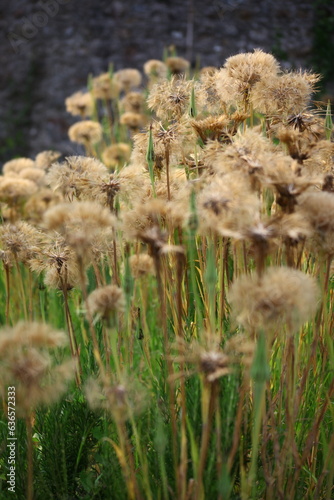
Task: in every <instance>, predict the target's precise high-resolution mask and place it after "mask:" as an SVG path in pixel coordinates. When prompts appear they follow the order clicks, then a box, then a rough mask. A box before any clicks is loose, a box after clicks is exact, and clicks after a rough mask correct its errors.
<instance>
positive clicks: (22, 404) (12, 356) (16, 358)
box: [0, 322, 74, 416]
mask: <svg viewBox="0 0 334 500" xmlns="http://www.w3.org/2000/svg"><path fill="white" fill-rule="evenodd" d="M64 344H66V335H65V333H63V332H60V331H56V330H54V329H53V328H52V327H51V326H49V325H46V324H43V323H24V322H20V323H18V324H17V325H15V326H14V327H6V328H3V329H2V330H0V371H1V376H0V388H1V393H2V397H3V399H5V395H4V394H5V390H6V388H7V386H15V390H16V408H17V410H18V411H19V414H20V415H22V416H28V415H29V414H30V413H31V411H32V410H33V409H35V408H36V407H37V406H38V405H40V404H50V403H51V402H53V401H55V400H57V399H58V398H59V397H60V396H61V395H62V393H63V392H64V391H65V390H66V384H67V381H68V380H70V379H72V378H73V376H74V365H73V363H72V362H65V363H63V364H60V365H57V366H55V365H54V363H53V360H52V357H51V355H50V352H49V351H51V350H54V349H55V348H57V347H61V346H63V345H64Z"/></svg>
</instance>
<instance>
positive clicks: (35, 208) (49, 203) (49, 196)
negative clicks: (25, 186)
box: [25, 188, 64, 223]
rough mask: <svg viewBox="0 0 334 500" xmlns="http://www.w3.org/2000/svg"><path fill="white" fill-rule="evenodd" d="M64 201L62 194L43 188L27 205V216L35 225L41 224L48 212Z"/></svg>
mask: <svg viewBox="0 0 334 500" xmlns="http://www.w3.org/2000/svg"><path fill="white" fill-rule="evenodd" d="M62 201H64V200H63V197H62V195H61V193H55V192H53V191H52V189H49V188H41V189H39V190H38V191H37V192H36V193H35V194H33V195H32V196H31V197H30V198H29V200H28V201H27V203H26V204H25V216H26V218H27V219H28V220H31V221H33V222H34V223H40V222H41V220H42V218H43V215H44V213H45V212H46V210H47V209H48V208H50V207H53V206H54V205H57V204H58V203H61V202H62Z"/></svg>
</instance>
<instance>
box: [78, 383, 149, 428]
mask: <svg viewBox="0 0 334 500" xmlns="http://www.w3.org/2000/svg"><path fill="white" fill-rule="evenodd" d="M85 395H86V398H87V401H88V404H89V406H90V407H91V408H93V409H99V408H101V409H104V410H107V411H108V412H109V413H110V414H111V415H112V416H113V418H114V419H115V420H116V421H117V422H125V421H126V420H128V419H129V418H132V417H133V416H135V415H139V414H140V413H142V411H143V410H144V409H145V407H146V404H147V399H148V398H147V396H148V394H147V389H146V388H145V387H144V386H143V385H142V384H141V383H140V381H139V380H138V378H135V377H133V378H132V377H127V376H125V375H123V377H122V379H121V380H119V379H116V377H112V378H111V379H110V380H104V381H102V380H97V379H89V380H88V382H87V384H86V387H85Z"/></svg>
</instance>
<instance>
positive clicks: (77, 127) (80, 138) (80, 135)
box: [68, 120, 102, 145]
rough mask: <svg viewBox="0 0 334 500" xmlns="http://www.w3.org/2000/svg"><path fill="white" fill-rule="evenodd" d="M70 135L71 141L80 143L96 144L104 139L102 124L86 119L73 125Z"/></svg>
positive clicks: (69, 131)
mask: <svg viewBox="0 0 334 500" xmlns="http://www.w3.org/2000/svg"><path fill="white" fill-rule="evenodd" d="M68 136H69V138H70V139H71V141H73V142H78V143H79V144H85V145H86V144H87V143H88V144H95V143H97V142H99V141H100V140H101V139H102V126H101V125H100V123H98V122H93V121H91V120H84V121H82V122H78V123H75V124H74V125H72V126H71V127H70V128H69V130H68Z"/></svg>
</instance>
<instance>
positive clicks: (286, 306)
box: [229, 267, 319, 333]
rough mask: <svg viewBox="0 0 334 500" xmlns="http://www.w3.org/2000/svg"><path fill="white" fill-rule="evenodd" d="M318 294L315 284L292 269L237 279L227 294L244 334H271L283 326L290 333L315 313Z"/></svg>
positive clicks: (282, 268) (279, 268)
mask: <svg viewBox="0 0 334 500" xmlns="http://www.w3.org/2000/svg"><path fill="white" fill-rule="evenodd" d="M318 297H319V290H318V286H317V283H316V280H315V279H314V278H313V277H311V276H309V275H307V274H305V273H303V272H301V271H298V270H296V269H291V268H286V267H271V268H269V269H267V270H266V271H265V272H264V274H263V275H262V277H261V278H259V277H258V276H257V275H255V274H252V275H242V276H240V277H238V278H237V279H236V280H235V281H234V283H233V284H232V287H231V289H230V292H229V301H230V303H231V306H232V309H233V312H234V315H235V317H236V319H237V321H238V322H239V323H240V324H241V325H242V326H243V327H244V328H246V329H247V330H249V331H254V329H259V328H263V329H265V330H266V331H267V330H269V331H272V330H274V329H275V328H279V327H281V325H282V323H283V322H287V324H288V328H289V329H290V333H293V331H291V329H293V330H295V329H297V328H298V327H299V326H300V325H302V324H303V323H305V322H306V321H307V320H308V319H311V318H312V317H313V315H314V314H315V312H316V309H317V304H318Z"/></svg>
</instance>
